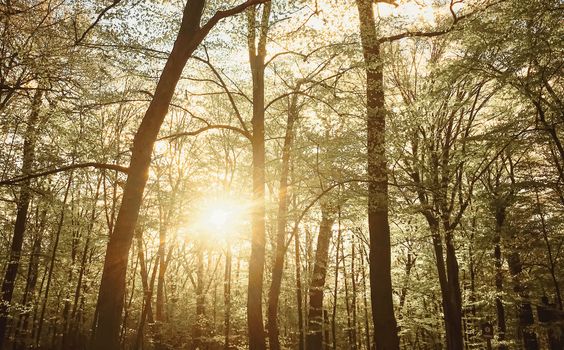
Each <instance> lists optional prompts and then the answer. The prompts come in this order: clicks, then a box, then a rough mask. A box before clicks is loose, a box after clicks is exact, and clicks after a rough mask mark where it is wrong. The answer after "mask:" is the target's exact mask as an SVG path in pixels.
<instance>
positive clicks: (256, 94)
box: [247, 3, 270, 350]
mask: <svg viewBox="0 0 564 350" xmlns="http://www.w3.org/2000/svg"><path fill="white" fill-rule="evenodd" d="M269 17H270V3H266V4H265V5H264V7H263V11H262V17H261V22H260V24H259V25H258V26H257V23H256V19H255V8H250V9H249V11H248V13H247V18H248V27H249V28H248V29H249V32H248V48H249V62H250V66H251V73H252V78H253V118H252V120H251V124H252V127H253V134H252V139H251V143H252V150H253V203H254V205H253V210H252V213H251V226H252V237H251V257H250V261H249V282H248V289H247V327H248V332H249V349H250V350H264V349H266V339H265V335H264V324H263V314H262V289H263V279H264V263H265V239H266V237H265V215H266V214H265V203H264V188H265V144H264V114H265V111H264V68H265V65H264V60H265V56H266V35H267V32H268V23H269ZM257 29H258V30H259V37H258V43H257V42H256V30H257Z"/></svg>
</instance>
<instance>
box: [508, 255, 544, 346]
mask: <svg viewBox="0 0 564 350" xmlns="http://www.w3.org/2000/svg"><path fill="white" fill-rule="evenodd" d="M507 263H508V265H509V272H510V273H511V276H512V278H513V291H514V292H515V293H516V294H517V296H518V297H519V299H520V301H519V302H518V308H517V310H518V311H517V318H518V320H519V322H518V326H517V334H519V336H520V337H521V338H522V339H523V343H522V344H523V345H524V347H525V350H538V349H539V344H538V341H537V335H536V334H535V332H534V331H533V330H532V329H531V326H532V325H533V324H534V316H533V307H532V306H531V302H530V300H529V296H528V292H527V288H526V287H525V285H524V284H523V282H522V281H521V273H522V272H523V264H522V263H521V257H520V256H519V253H512V254H511V255H510V256H509V258H508V259H507Z"/></svg>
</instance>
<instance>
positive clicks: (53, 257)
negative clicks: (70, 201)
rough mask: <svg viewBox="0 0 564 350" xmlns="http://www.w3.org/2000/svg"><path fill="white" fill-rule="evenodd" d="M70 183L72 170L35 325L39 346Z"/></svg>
mask: <svg viewBox="0 0 564 350" xmlns="http://www.w3.org/2000/svg"><path fill="white" fill-rule="evenodd" d="M71 184H72V172H71V173H70V175H69V179H68V181H67V187H66V189H65V195H64V198H63V203H62V205H61V216H60V217H59V222H58V223H57V231H56V232H55V237H54V239H55V241H54V242H53V252H52V253H51V261H50V262H49V272H48V274H47V285H46V286H45V295H44V296H43V305H42V306H41V316H40V317H39V324H38V326H37V334H36V338H35V346H36V347H40V346H41V331H42V330H43V321H44V320H45V311H46V309H47V303H48V302H49V292H50V289H51V282H52V280H53V270H54V268H55V260H56V258H57V251H58V248H59V241H60V238H61V231H62V230H63V223H64V221H65V210H66V208H65V206H66V204H67V198H68V195H69V191H70V187H71Z"/></svg>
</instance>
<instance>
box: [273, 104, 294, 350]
mask: <svg viewBox="0 0 564 350" xmlns="http://www.w3.org/2000/svg"><path fill="white" fill-rule="evenodd" d="M297 100H298V95H297V94H294V95H292V96H291V97H290V101H289V103H288V121H287V123H286V134H285V136H284V146H283V148H282V171H281V174H280V188H279V191H278V219H277V220H278V222H277V232H276V248H275V253H274V254H275V255H274V264H273V267H272V281H271V284H270V291H269V293H268V323H267V325H268V340H269V346H270V350H279V349H280V339H278V337H279V333H280V331H279V329H278V303H279V298H280V287H281V284H282V272H283V269H284V259H285V254H286V223H287V222H288V217H287V216H288V175H289V173H290V154H291V148H292V141H293V134H294V122H295V120H296V118H297V113H298V111H297Z"/></svg>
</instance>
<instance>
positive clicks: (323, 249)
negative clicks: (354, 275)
mask: <svg viewBox="0 0 564 350" xmlns="http://www.w3.org/2000/svg"><path fill="white" fill-rule="evenodd" d="M333 214H334V213H333V212H332V210H331V209H330V208H327V207H325V206H324V205H322V209H321V224H320V225H319V235H318V237H317V249H316V251H315V265H314V267H313V273H312V275H311V276H312V277H311V283H310V286H309V310H308V333H307V337H306V347H307V349H308V350H309V349H321V348H322V346H323V344H322V343H323V333H322V332H323V322H324V320H323V291H324V288H325V277H326V275H327V262H328V255H329V243H330V242H331V235H332V229H331V228H332V226H333V223H334V222H335V218H334V215H333Z"/></svg>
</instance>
